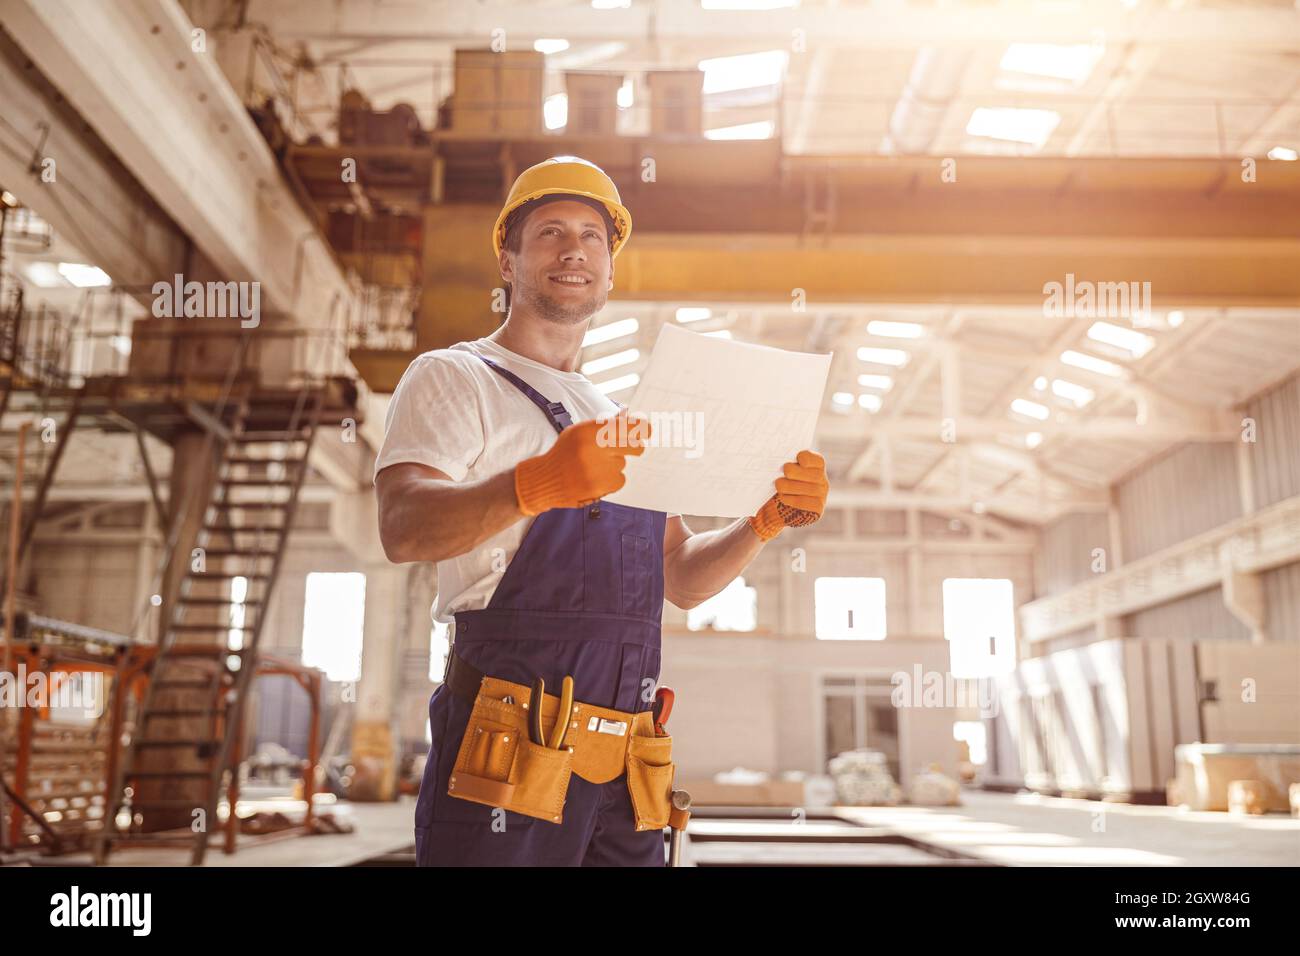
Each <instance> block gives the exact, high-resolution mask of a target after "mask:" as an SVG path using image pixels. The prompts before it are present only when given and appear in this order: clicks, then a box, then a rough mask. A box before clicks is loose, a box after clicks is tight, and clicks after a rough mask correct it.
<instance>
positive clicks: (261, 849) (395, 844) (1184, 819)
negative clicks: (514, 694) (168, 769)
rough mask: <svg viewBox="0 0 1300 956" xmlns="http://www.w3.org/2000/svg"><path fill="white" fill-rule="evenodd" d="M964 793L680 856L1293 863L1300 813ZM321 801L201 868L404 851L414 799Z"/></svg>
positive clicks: (173, 860) (701, 847)
mask: <svg viewBox="0 0 1300 956" xmlns="http://www.w3.org/2000/svg"><path fill="white" fill-rule="evenodd" d="M962 799H963V805H962V806H960V807H839V808H836V809H835V810H834V814H835V815H837V816H839V817H840V818H842V819H843V820H844V821H846V822H845V823H837V822H835V821H834V820H833V819H826V818H825V817H822V818H821V819H818V820H812V819H810V820H809V821H808V822H807V823H806V824H803V825H800V826H795V825H793V824H792V822H789V821H787V820H786V819H780V818H777V819H773V818H770V817H769V818H767V819H752V820H747V819H706V818H704V817H701V818H699V819H698V820H697V821H695V822H694V823H693V824H692V826H693V828H694V829H696V831H697V833H698V836H699V838H700V840H699V843H698V844H697V845H696V847H695V850H696V851H697V852H696V853H694V854H692V853H691V850H690V849H688V850H687V858H688V859H691V856H692V855H694V856H695V859H694V860H692V861H691V862H693V863H696V864H703V865H706V866H707V865H736V864H740V865H745V864H749V865H769V866H771V865H776V866H780V865H796V866H797V865H804V864H823V865H825V864H828V863H829V864H832V865H833V864H835V863H842V864H847V865H862V864H864V863H865V864H868V865H889V864H913V865H916V864H920V865H944V864H945V862H948V861H945V860H943V859H941V858H936V856H935V855H934V854H926V853H925V852H923V851H921V850H920V849H919V848H916V849H909V848H908V847H905V846H890V845H879V844H875V843H874V841H875V840H878V839H885V840H888V838H889V837H891V836H902V837H907V838H909V839H910V840H912V841H916V842H917V843H918V844H921V845H922V846H928V847H931V848H933V849H935V850H938V851H940V852H941V853H942V852H947V853H952V854H960V855H963V856H966V857H968V858H971V857H973V858H975V859H977V860H982V861H985V862H988V863H994V864H999V865H1006V866H1300V820H1297V819H1294V818H1291V817H1288V816H1285V815H1283V814H1268V815H1266V816H1262V817H1235V816H1229V815H1228V814H1226V813H1200V812H1192V811H1184V810H1178V809H1175V808H1172V807H1150V806H1128V805H1125V804H1100V803H1097V802H1095V801H1089V800H1069V799H1063V798H1057V797H1042V796H1037V795H1034V794H1006V793H986V792H980V791H964V792H963V793H962ZM329 809H330V810H331V811H332V812H335V813H337V814H338V815H339V816H341V817H344V818H346V819H349V820H350V821H351V822H352V823H353V824H354V825H355V826H356V831H355V832H354V833H350V834H328V835H322V836H314V837H294V838H289V839H284V840H280V841H278V842H273V843H265V844H261V845H255V844H253V843H251V842H250V843H249V844H248V845H245V846H243V847H241V848H240V850H239V851H238V852H237V853H236V854H234V855H233V856H226V855H225V854H223V853H221V852H219V851H215V850H214V851H211V852H209V854H208V858H207V860H206V862H205V865H206V866H217V867H221V866H351V865H353V864H357V863H360V862H362V861H365V860H373V859H375V858H377V857H382V856H384V855H385V854H390V853H392V854H398V853H401V852H403V851H406V852H408V853H409V851H410V849H411V847H412V845H413V843H414V836H413V834H412V832H411V827H412V820H413V818H414V815H415V799H414V798H413V797H405V798H403V799H402V800H401V801H400V802H397V803H378V804H377V803H357V804H349V803H339V804H337V805H336V806H333V807H331V808H329ZM776 812H777V813H779V811H776ZM826 816H830V814H829V813H827V814H826ZM848 824H853V825H848ZM839 832H843V833H844V838H843V840H840V839H837V833H839ZM855 841H864V842H860V843H858V845H856V846H855V845H854V843H855ZM186 858H187V856H186V854H185V853H183V852H182V851H178V850H168V849H124V850H119V851H116V852H114V853H113V854H112V856H111V857H110V861H109V865H110V866H177V865H183V864H184V862H185V861H186ZM69 862H71V861H69ZM81 862H83V861H80V860H79V861H77V863H81ZM954 862H959V861H954Z"/></svg>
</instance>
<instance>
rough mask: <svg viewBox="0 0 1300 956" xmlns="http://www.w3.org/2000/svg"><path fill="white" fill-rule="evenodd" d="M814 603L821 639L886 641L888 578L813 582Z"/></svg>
mask: <svg viewBox="0 0 1300 956" xmlns="http://www.w3.org/2000/svg"><path fill="white" fill-rule="evenodd" d="M813 602H814V613H815V618H816V623H815V626H816V629H817V637H818V638H819V639H821V640H823V641H883V640H884V639H885V579H884V578H818V579H817V580H816V581H815V582H814V583H813Z"/></svg>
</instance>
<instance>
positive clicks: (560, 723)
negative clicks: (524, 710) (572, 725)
mask: <svg viewBox="0 0 1300 956" xmlns="http://www.w3.org/2000/svg"><path fill="white" fill-rule="evenodd" d="M545 700H546V682H545V681H544V680H543V679H542V678H540V677H539V678H537V680H535V681H533V689H532V693H531V694H530V695H529V698H528V738H529V739H530V740H531V741H532V742H533V743H535V744H536V745H537V746H539V747H549V748H550V749H551V750H559V749H560V748H561V747H563V746H564V738H565V735H566V733H567V732H568V730H569V716H570V713H569V712H570V711H572V710H573V678H572V677H569V676H567V675H566V676H565V678H564V685H563V687H562V689H561V690H560V709H559V710H558V711H556V713H555V725H554V726H553V727H552V728H551V740H550V743H547V741H546V733H545V731H544V730H543V729H542V707H543V702H544V701H545Z"/></svg>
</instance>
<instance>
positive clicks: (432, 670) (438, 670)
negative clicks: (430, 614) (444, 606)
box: [429, 621, 451, 684]
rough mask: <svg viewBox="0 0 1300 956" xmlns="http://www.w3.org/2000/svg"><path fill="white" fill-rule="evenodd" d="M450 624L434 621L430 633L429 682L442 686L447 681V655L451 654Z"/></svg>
mask: <svg viewBox="0 0 1300 956" xmlns="http://www.w3.org/2000/svg"><path fill="white" fill-rule="evenodd" d="M450 631H451V625H450V624H443V623H442V622H441V621H434V622H433V628H432V630H430V631H429V680H430V681H432V682H433V683H435V684H441V683H442V682H443V681H444V680H446V679H447V655H448V654H450V653H451V641H450V640H449V639H448V634H449V633H450Z"/></svg>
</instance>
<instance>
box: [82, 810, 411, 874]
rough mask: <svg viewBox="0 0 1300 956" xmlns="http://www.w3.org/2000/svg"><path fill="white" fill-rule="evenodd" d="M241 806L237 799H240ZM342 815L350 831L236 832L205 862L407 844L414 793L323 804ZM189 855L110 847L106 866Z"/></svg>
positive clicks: (343, 854) (348, 853) (343, 859)
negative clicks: (267, 836)
mask: <svg viewBox="0 0 1300 956" xmlns="http://www.w3.org/2000/svg"><path fill="white" fill-rule="evenodd" d="M241 807H242V804H241ZM322 809H324V810H326V811H328V812H330V813H334V814H336V815H337V816H338V817H340V818H341V819H346V820H348V821H349V822H350V823H352V824H353V826H354V827H355V828H356V829H355V830H354V831H353V832H352V833H328V834H321V835H319V836H299V837H287V838H285V839H282V840H277V841H275V842H271V843H261V844H259V843H257V842H256V838H241V843H242V844H243V845H241V846H240V848H239V849H238V851H237V852H235V853H234V854H232V855H230V856H227V855H226V854H225V853H222V852H221V851H220V850H218V849H216V848H215V847H213V848H212V849H209V850H208V854H207V857H206V859H205V860H204V861H203V865H204V866H351V865H353V864H355V863H360V862H362V861H363V860H368V859H372V858H374V857H377V856H382V855H383V854H385V853H392V852H395V851H398V850H403V849H406V848H409V847H411V846H412V845H414V843H415V834H414V833H413V832H412V826H413V825H414V824H413V822H412V821H413V820H414V819H415V798H414V797H403V798H402V799H401V801H399V802H397V803H346V802H342V801H340V802H339V803H337V804H334V805H332V806H329V807H324V808H322ZM188 861H189V853H188V851H183V850H178V849H162V848H153V847H149V848H138V849H121V850H115V851H114V852H113V853H112V854H111V855H110V856H109V859H108V865H109V866H181V865H185V864H186V863H188Z"/></svg>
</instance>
